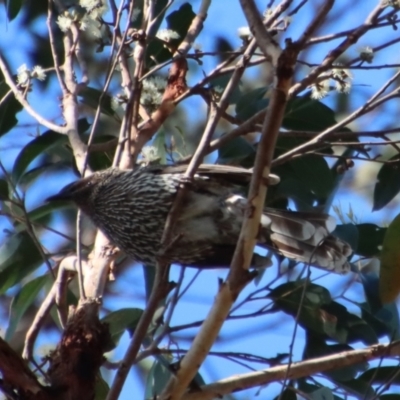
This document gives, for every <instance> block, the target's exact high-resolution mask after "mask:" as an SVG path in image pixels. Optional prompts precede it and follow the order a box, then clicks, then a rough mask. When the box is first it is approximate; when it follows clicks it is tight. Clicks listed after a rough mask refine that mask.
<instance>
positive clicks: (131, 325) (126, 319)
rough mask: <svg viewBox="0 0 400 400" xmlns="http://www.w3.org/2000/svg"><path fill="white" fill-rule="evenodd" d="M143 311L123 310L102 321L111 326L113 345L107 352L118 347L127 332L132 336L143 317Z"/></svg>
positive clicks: (135, 309)
mask: <svg viewBox="0 0 400 400" xmlns="http://www.w3.org/2000/svg"><path fill="white" fill-rule="evenodd" d="M142 313H143V310H141V309H140V308H121V309H120V310H117V311H113V312H111V313H110V314H108V315H106V316H105V317H104V318H103V319H102V320H101V321H102V322H104V323H107V324H108V325H109V331H110V335H111V340H112V342H113V345H111V348H107V351H110V350H112V349H113V348H114V347H116V346H118V343H119V340H120V338H121V336H122V335H123V334H124V332H125V331H128V332H129V333H130V334H131V335H132V334H133V332H134V331H135V329H136V325H137V323H138V322H139V319H140V317H141V316H142Z"/></svg>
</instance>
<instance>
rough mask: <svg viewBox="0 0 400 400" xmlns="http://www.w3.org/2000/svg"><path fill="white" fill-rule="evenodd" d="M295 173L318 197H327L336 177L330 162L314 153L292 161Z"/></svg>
mask: <svg viewBox="0 0 400 400" xmlns="http://www.w3.org/2000/svg"><path fill="white" fill-rule="evenodd" d="M290 166H291V167H292V168H293V171H294V175H295V176H297V178H298V179H299V180H300V181H302V182H303V184H304V185H305V186H306V187H308V188H309V189H310V190H311V192H313V193H315V194H316V195H317V196H318V197H321V198H326V197H327V196H328V195H329V194H330V192H331V191H332V189H333V184H334V179H333V176H332V171H331V170H330V168H329V166H328V163H327V162H326V160H325V159H324V158H323V157H321V156H316V155H313V154H310V155H306V156H304V157H298V158H295V159H293V160H292V161H290Z"/></svg>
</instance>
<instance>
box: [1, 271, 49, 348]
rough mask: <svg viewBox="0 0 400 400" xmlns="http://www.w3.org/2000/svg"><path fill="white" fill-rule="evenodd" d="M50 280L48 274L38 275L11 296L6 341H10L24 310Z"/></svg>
mask: <svg viewBox="0 0 400 400" xmlns="http://www.w3.org/2000/svg"><path fill="white" fill-rule="evenodd" d="M50 280H51V277H50V276H49V275H42V276H39V277H38V278H35V279H33V280H32V281H30V282H28V283H27V284H26V285H24V287H23V288H22V289H21V290H20V291H19V292H18V294H17V295H16V296H15V297H14V298H13V300H12V302H11V309H10V320H9V321H10V322H9V325H8V328H7V331H6V336H5V339H6V341H10V340H11V339H12V336H13V335H14V333H15V329H16V328H17V325H18V323H19V321H20V320H21V318H22V317H23V316H24V314H25V312H26V310H27V309H28V308H29V307H30V305H31V304H32V303H33V302H34V301H35V300H36V298H37V295H38V294H39V292H40V290H41V289H42V288H43V286H44V285H45V284H46V283H47V282H49V281H50Z"/></svg>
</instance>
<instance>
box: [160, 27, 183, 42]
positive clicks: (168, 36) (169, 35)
mask: <svg viewBox="0 0 400 400" xmlns="http://www.w3.org/2000/svg"><path fill="white" fill-rule="evenodd" d="M156 36H157V37H158V38H159V39H160V40H162V41H164V42H169V41H170V40H172V39H179V38H180V36H179V34H178V32H175V31H173V30H172V29H160V30H159V31H158V32H157V35H156Z"/></svg>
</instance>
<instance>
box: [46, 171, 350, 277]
mask: <svg viewBox="0 0 400 400" xmlns="http://www.w3.org/2000/svg"><path fill="white" fill-rule="evenodd" d="M185 171H186V166H185V165H147V166H135V167H134V168H133V169H127V170H124V169H119V168H108V169H105V170H101V171H97V172H94V173H93V174H92V175H90V176H89V177H85V178H82V179H79V180H78V181H75V182H73V183H71V184H69V185H67V186H66V187H64V188H63V189H62V190H61V191H60V192H59V193H58V194H56V195H54V196H51V197H50V198H49V199H48V201H59V200H69V201H72V202H74V203H75V204H76V206H77V207H78V208H79V209H81V210H82V211H83V213H84V214H86V215H87V216H88V217H89V218H90V219H91V220H92V221H93V223H94V224H95V225H96V226H97V227H98V228H99V229H100V230H101V231H102V232H103V233H104V234H105V235H106V236H107V237H108V238H109V240H110V241H111V242H112V243H113V244H115V245H116V246H117V247H118V248H119V249H120V250H122V251H123V252H125V253H126V254H127V255H128V256H129V257H130V258H132V259H133V260H134V261H137V262H141V263H144V264H154V263H156V261H157V259H158V257H159V256H160V254H161V253H162V252H161V244H162V243H161V242H162V236H163V231H164V227H165V223H166V220H167V217H168V214H169V212H170V210H171V207H172V205H173V203H174V200H175V197H176V195H177V192H178V190H179V187H180V186H181V184H182V182H183V180H184V172H185ZM251 176H252V172H251V170H248V169H245V168H242V167H236V166H226V165H217V164H215V165H214V164H210V165H208V164H203V165H200V167H199V168H198V169H197V172H196V173H195V175H194V177H193V179H192V180H190V181H189V182H187V192H186V195H185V197H184V199H183V202H182V204H181V208H180V209H179V213H178V215H177V219H176V223H175V224H174V227H173V231H172V237H173V238H175V240H173V243H171V246H168V247H169V248H168V249H166V250H165V251H164V252H163V257H164V260H166V261H167V262H168V263H171V264H172V263H174V264H180V265H182V266H193V267H197V268H213V267H214V268H219V267H229V265H230V262H231V259H232V256H233V253H234V250H235V246H236V242H237V240H238V237H239V234H240V229H241V225H242V222H243V219H244V215H245V212H246V207H247V198H246V196H245V189H246V185H247V184H248V183H249V182H250V179H251ZM278 182H279V177H277V176H276V175H272V174H271V175H270V176H269V178H268V184H269V185H271V184H276V183H278ZM335 228H336V221H335V218H333V217H332V216H330V215H328V214H322V213H317V212H299V211H290V210H279V209H274V208H268V207H267V208H265V209H264V210H263V214H262V216H261V221H260V228H259V233H258V236H257V238H256V240H257V244H258V245H260V246H263V247H265V248H267V249H270V250H272V251H273V252H275V253H276V254H278V255H280V256H283V257H287V258H289V259H291V260H294V261H296V262H302V263H307V264H310V265H314V266H317V267H320V268H325V269H327V270H331V271H334V272H337V273H345V272H347V271H349V269H350V264H349V261H348V258H349V256H350V255H351V254H352V249H351V246H350V245H349V244H348V243H346V242H345V241H343V240H342V239H340V238H338V237H336V236H334V235H333V234H332V232H333V231H334V229H335ZM254 263H256V261H254Z"/></svg>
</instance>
